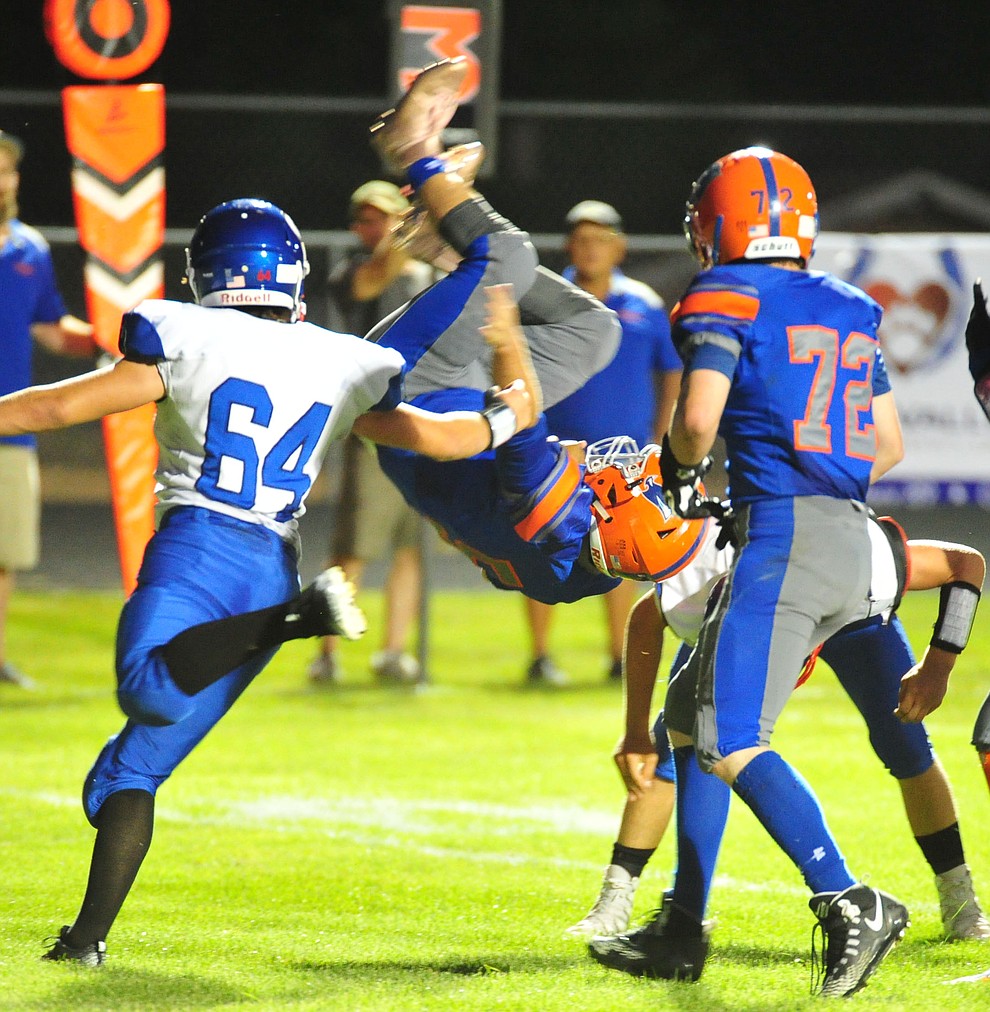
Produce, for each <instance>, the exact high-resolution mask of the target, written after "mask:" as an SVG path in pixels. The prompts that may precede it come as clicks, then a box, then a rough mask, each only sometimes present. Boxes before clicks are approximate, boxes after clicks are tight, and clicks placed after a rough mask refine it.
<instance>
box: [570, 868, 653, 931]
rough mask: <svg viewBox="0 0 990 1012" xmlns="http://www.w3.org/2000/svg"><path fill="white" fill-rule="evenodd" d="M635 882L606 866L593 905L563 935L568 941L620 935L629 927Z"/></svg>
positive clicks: (621, 871) (624, 872)
mask: <svg viewBox="0 0 990 1012" xmlns="http://www.w3.org/2000/svg"><path fill="white" fill-rule="evenodd" d="M638 885H639V879H638V878H633V876H632V875H630V874H629V872H628V871H626V869H625V868H623V867H621V866H620V865H617V864H610V865H609V866H608V867H607V868H606V869H605V878H604V879H603V880H602V888H601V892H600V893H599V894H598V899H597V900H595V905H594V906H593V907H592V908H591V909H590V910H589V911H588V913H587V914H585V916H584V917H582V918H581V920H580V921H578V922H577V924H572V925H571V926H570V927H569V928H568V929H567V930H566V932H565V934H568V935H570V936H571V937H572V938H594V937H595V935H621V934H622V932H623V931H625V930H626V928H627V927H629V919H630V918H631V917H632V909H633V899H634V898H635V896H636V887H637V886H638Z"/></svg>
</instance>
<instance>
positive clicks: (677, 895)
mask: <svg viewBox="0 0 990 1012" xmlns="http://www.w3.org/2000/svg"><path fill="white" fill-rule="evenodd" d="M674 766H675V768H676V770H677V871H676V872H675V873H674V895H673V901H674V903H676V904H677V906H679V907H680V908H681V909H682V910H686V911H687V912H688V913H690V914H693V915H694V916H695V917H697V918H698V920H699V921H702V920H704V918H705V908H706V907H707V906H708V892H709V890H710V889H711V886H712V879H713V878H714V876H715V862H716V861H717V860H718V851H719V847H720V846H721V844H722V834H723V832H724V831H725V820H726V819H727V818H728V815H729V798H730V797H731V796H732V795H731V792H730V791H729V788H728V787H727V786H726V785H725V784H724V783H722V781H721V780H719V778H718V777H716V776H714V775H712V774H710V773H703V772H702V771H701V767H700V766H699V765H698V760H697V758H696V757H695V754H694V747H693V746H691V745H688V746H686V747H681V748H675V749H674Z"/></svg>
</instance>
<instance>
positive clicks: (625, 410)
mask: <svg viewBox="0 0 990 1012" xmlns="http://www.w3.org/2000/svg"><path fill="white" fill-rule="evenodd" d="M564 220H565V225H566V231H567V241H566V246H565V248H566V251H567V253H568V256H569V257H570V260H571V264H572V266H571V267H568V268H567V270H565V271H564V277H566V278H567V279H568V280H569V281H572V282H573V283H574V284H576V285H577V286H578V287H579V288H583V289H584V290H585V291H586V292H590V293H591V294H592V295H594V296H595V298H597V299H598V300H599V301H600V302H603V303H604V304H605V305H606V306H608V308H609V309H613V310H615V312H616V313H617V314H618V316H619V322H620V323H621V325H622V340H621V343H620V344H619V350H618V352H617V353H616V355H615V358H614V359H612V362H611V363H610V364H609V365H608V366H606V367H605V368H604V369H603V370H602V371H601V372H599V373H597V374H596V375H594V376H592V377H591V379H590V380H588V382H587V383H586V384H585V385H584V386H583V387H581V388H580V389H579V390H577V391H576V392H575V393H573V394H571V396H570V397H567V398H566V399H565V400H563V401H561V402H560V403H558V404H555V405H553V406H552V407H550V408H548V409H547V411H546V416H547V421H548V422H549V425H550V431H551V432H553V433H554V434H555V435H557V436H559V437H560V438H561V439H580V440H586V441H587V442H588V443H592V442H594V441H595V440H598V439H602V438H604V437H606V436H610V435H613V434H615V433H616V432H624V433H627V434H628V435H630V436H632V437H633V438H634V439H635V440H636V442H637V443H639V445H640V446H641V447H642V446H646V445H647V444H648V443H657V444H659V443H660V440H661V439H662V437H663V434H664V432H666V430H667V426H668V425H669V423H670V416H671V414H672V412H673V408H674V402H675V400H676V399H677V390H678V385H679V383H680V375H681V360H680V357H679V356H678V354H677V352H676V351H675V350H674V346H673V344H672V343H671V340H670V324H669V323H668V320H667V313H666V310H665V309H664V305H663V301H662V300H661V298H660V296H659V295H657V293H656V292H655V291H653V289H652V288H650V287H649V286H648V285H645V284H643V283H642V282H641V281H634V280H633V279H632V278H629V277H626V275H625V274H623V273H622V271H621V270H619V264H621V263H622V260H623V259H624V257H625V254H626V237H625V233H624V230H623V225H622V216H621V215H620V214H619V212H618V211H617V210H616V209H615V208H614V207H613V206H612V205H611V204H606V203H605V202H604V201H602V200H582V201H581V202H580V203H578V204H575V205H574V207H572V208H571V209H570V211H568V212H567V216H566V218H565V219H564ZM634 597H635V584H633V583H631V582H630V581H628V580H624V581H623V582H622V584H621V585H620V586H619V587H617V588H616V589H615V590H613V591H611V592H610V593H608V594H606V595H605V596H604V598H603V600H604V602H605V613H606V620H607V626H608V649H609V658H610V659H609V669H608V676H609V679H610V680H614V681H615V682H617V683H621V681H622V642H623V634H624V630H625V624H626V617H627V616H628V614H629V609H630V608H631V607H632V603H633V599H634ZM526 615H527V619H528V621H529V629H530V637H531V642H532V661H531V663H530V666H529V668H528V670H527V673H526V675H527V679H528V680H529V681H531V682H546V683H549V684H560V683H562V682H563V681H564V680H565V676H564V675H563V673H562V672H561V671H560V670H559V669H558V668H557V667H556V665H555V664H554V663H553V661H552V660H551V658H550V654H549V633H550V624H551V616H552V610H551V606H550V605H546V604H542V603H541V602H539V601H533V600H531V599H530V598H527V599H526Z"/></svg>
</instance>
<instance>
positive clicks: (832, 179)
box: [0, 0, 990, 585]
mask: <svg viewBox="0 0 990 1012" xmlns="http://www.w3.org/2000/svg"><path fill="white" fill-rule="evenodd" d="M171 8H172V25H171V30H170V34H169V38H168V42H167V43H166V46H165V50H164V53H163V55H162V56H161V58H160V59H159V60H158V61H157V62H156V63H155V64H154V65H153V66H152V67H151V68H150V69H149V70H148V71H147V72H146V73H145V74H142V75H141V76H140V77H138V78H135V79H133V80H132V82H131V83H138V82H143V81H149V82H151V81H154V82H159V83H161V84H163V85H164V86H165V88H166V103H167V112H166V135H167V142H166V151H165V155H164V160H165V168H166V176H167V224H168V226H169V228H170V229H171V230H174V231H173V233H172V234H173V235H174V236H176V239H175V241H174V242H171V243H169V244H168V245H167V246H166V247H165V249H164V251H163V255H164V259H165V269H166V295H167V296H168V297H171V298H185V297H186V296H185V295H184V293H183V292H182V290H181V288H180V287H179V285H178V279H179V278H180V277H181V267H182V246H183V245H184V244H185V243H184V238H185V236H187V235H188V234H189V232H190V231H191V229H192V227H193V226H194V225H195V222H196V220H197V219H198V217H199V216H200V215H201V214H202V213H203V212H204V211H205V210H207V209H208V208H209V207H211V206H213V205H214V204H216V203H218V202H220V201H222V200H227V199H230V198H231V197H234V196H261V197H266V198H268V199H270V200H273V201H275V202H276V203H278V204H280V205H281V206H283V207H285V208H286V210H288V211H289V212H290V213H291V214H292V215H293V217H295V219H296V221H297V222H298V223H299V225H300V227H301V228H302V230H303V232H304V234H305V235H307V237H308V239H309V249H310V260H311V261H312V262H313V272H312V274H311V275H310V280H309V282H308V283H307V294H308V297H309V304H310V307H311V310H315V308H316V307H317V306H318V305H320V303H319V286H320V284H321V282H322V280H323V279H324V278H325V276H326V269H327V264H328V260H329V257H330V255H331V248H332V247H331V245H327V244H323V245H321V243H320V242H319V241H314V240H317V237H318V236H321V235H322V236H327V235H329V234H330V233H331V232H335V233H336V235H337V236H338V237H339V235H340V233H339V231H337V230H341V229H343V228H344V227H345V226H346V217H345V216H346V210H347V198H348V195H349V194H350V193H351V192H352V190H353V189H354V188H355V187H356V186H357V185H359V184H360V183H362V182H364V181H365V180H367V179H369V178H373V177H376V176H379V175H381V174H382V169H381V166H380V165H379V163H378V160H377V158H376V157H375V155H374V153H373V152H372V151H371V149H370V148H369V146H368V143H367V128H368V125H369V123H370V122H371V121H372V119H373V118H374V117H375V115H376V114H377V113H378V112H380V111H381V110H382V109H383V108H385V107H387V105H389V104H391V101H392V99H393V98H394V94H393V92H392V90H391V80H390V78H391V72H390V66H391V56H390V41H391V24H390V20H389V5H388V4H387V3H386V2H384V0H369V2H357V0H337V2H333V0H311V2H302V0H283V2H281V3H272V2H260V0H242V2H238V3H228V2H223V0H199V2H193V0H172V3H171ZM988 45H990V4H988V3H985V2H978V0H969V2H958V0H956V2H943V3H939V4H920V3H903V2H902V3H896V4H895V3H888V4H869V3H863V2H855V3H853V2H848V0H839V2H831V3H818V4H808V3H806V4H794V3H777V2H758V3H757V2H746V0H731V2H728V0H711V2H707V3H688V2H683V0H655V2H652V3H651V2H646V0H615V2H609V3H606V2H601V3H591V2H586V0H584V2H582V0H571V2H565V0H529V2H522V0H504V2H503V5H502V56H501V60H500V65H499V76H500V80H501V97H502V107H501V110H500V117H499V126H498V137H497V141H498V159H497V171H496V172H495V174H494V175H493V176H492V177H491V178H489V179H486V180H485V181H484V185H483V189H484V192H485V193H486V195H488V196H489V197H490V199H491V200H492V202H493V203H494V205H495V206H496V207H497V208H499V210H501V211H502V212H503V213H505V214H507V215H508V216H509V217H510V218H512V219H513V220H514V221H516V222H518V223H519V224H520V225H521V226H522V227H524V228H527V229H528V230H529V231H530V232H532V233H534V235H536V236H537V237H538V238H540V237H541V236H542V238H543V242H542V244H541V245H540V252H541V256H542V257H543V259H544V260H545V261H546V262H547V263H548V264H549V265H550V266H551V267H557V266H559V259H560V257H561V256H562V254H561V252H560V249H559V243H555V242H554V239H553V237H555V236H557V235H559V233H560V231H561V228H562V223H563V217H564V215H565V213H566V211H567V209H568V208H570V207H571V206H572V205H573V204H574V203H576V202H577V201H578V200H581V199H584V198H587V197H597V198H601V199H605V200H608V201H610V202H611V203H613V204H615V205H616V207H618V208H619V209H620V211H621V212H622V213H623V215H624V216H625V219H626V224H627V230H628V231H629V232H630V233H633V234H634V235H637V236H640V237H649V236H661V237H662V236H666V237H674V236H676V235H678V234H679V232H680V223H681V217H682V214H683V205H684V199H685V197H686V196H687V193H688V191H689V188H690V184H691V181H692V180H693V179H694V178H696V176H697V175H698V174H699V173H700V172H701V171H702V170H703V169H704V168H705V167H706V166H707V165H708V164H709V163H710V162H711V161H713V160H714V159H715V158H718V157H719V156H721V155H723V154H725V153H726V152H728V151H731V150H733V149H734V148H737V147H743V146H745V145H748V144H752V143H765V144H768V145H770V146H772V147H776V148H778V149H780V150H782V151H784V152H786V153H787V154H789V155H791V156H792V157H794V158H796V159H797V160H798V161H800V162H801V163H802V164H803V165H804V166H805V168H807V169H808V171H809V172H810V174H811V176H812V178H813V180H814V181H815V183H816V187H817V190H818V195H819V200H820V204H821V213H822V227H823V228H824V229H825V230H851V231H856V230H862V231H889V230H902V231H903V230H917V229H937V230H970V231H973V230H977V231H982V232H990V192H988V191H990V68H988V61H987V48H988ZM86 83H95V82H87V81H84V80H82V79H80V78H77V77H75V76H74V75H73V74H71V73H70V72H69V71H67V70H65V69H64V68H62V67H61V66H60V64H59V63H58V61H57V60H56V58H55V56H54V53H53V51H52V49H51V48H50V47H49V45H48V43H47V41H46V39H45V37H44V33H43V22H42V2H41V0H5V2H4V3H3V12H2V18H0V128H2V129H7V130H10V131H12V132H14V133H17V134H19V135H20V136H21V137H22V138H23V139H24V140H25V141H26V143H27V147H28V153H27V157H26V159H25V162H24V165H23V172H22V186H21V211H22V217H23V218H24V220H26V221H28V222H30V223H32V224H35V225H39V226H42V227H45V226H48V227H54V228H58V227H61V228H62V230H63V231H64V233H65V235H66V239H65V240H64V241H62V242H56V243H55V244H54V245H53V249H54V251H55V254H56V266H57V269H58V272H59V276H60V281H61V283H62V288H63V291H64V292H65V294H66V298H67V300H68V302H69V305H70V307H71V308H72V309H73V310H74V311H76V312H84V311H85V306H84V302H83V298H82V290H81V278H82V262H83V257H82V254H81V252H80V251H79V249H78V247H77V245H76V244H75V243H74V242H72V241H71V238H72V234H71V232H70V231H68V230H67V229H66V227H67V226H72V225H73V211H72V199H71V187H70V181H69V174H70V169H71V160H70V158H69V156H68V154H67V152H66V148H65V138H64V131H63V126H62V118H61V107H60V95H59V92H60V90H61V89H62V88H63V87H65V86H67V85H72V84H86ZM211 96H219V97H220V98H221V99H222V101H217V100H215V99H213V98H211ZM285 97H288V98H289V99H291V102H289V103H288V107H286V103H285V102H282V105H281V107H276V106H277V104H278V101H279V100H281V99H283V98H285ZM591 104H594V105H591ZM224 105H225V107H224V108H219V107H220V106H224ZM482 139H483V140H488V141H489V142H490V141H491V138H485V137H483V138H482ZM919 179H920V180H922V183H921V185H918V183H917V181H918V180H919ZM912 180H913V181H914V182H911V181H912ZM932 181H934V185H933V184H932ZM942 184H945V185H942ZM945 193H949V194H951V198H952V199H951V200H945V199H941V198H940V197H939V194H943V195H944V194H945ZM933 194H934V196H933ZM49 234H51V233H49ZM179 236H181V237H182V238H181V239H180V238H178V237H179ZM333 241H337V240H333ZM328 242H330V240H328ZM643 245H644V246H645V245H648V242H644V244H643ZM655 245H656V243H654V246H655ZM665 249H666V252H663V253H658V252H657V250H656V249H652V250H651V251H649V252H646V251H643V250H642V249H641V250H640V252H638V253H634V254H633V255H632V256H631V257H630V260H629V262H628V263H627V269H628V271H629V273H630V274H632V275H633V276H634V277H640V278H642V279H643V280H645V281H648V282H649V283H651V284H653V285H654V287H656V288H657V289H658V290H659V291H661V293H662V294H663V295H664V296H665V297H666V298H667V299H668V300H672V299H673V298H676V297H677V296H678V295H679V293H680V290H681V288H682V286H683V282H684V281H685V280H686V279H687V277H688V276H690V274H691V273H692V271H693V266H692V263H691V261H690V258H689V257H688V255H687V253H686V251H685V249H684V246H683V243H676V244H675V243H670V242H669V243H668V244H667V247H666V248H665ZM311 315H312V317H313V318H314V319H316V320H317V322H319V314H318V311H316V312H312V313H311ZM70 365H72V371H76V369H77V368H78V366H76V365H74V364H70ZM38 366H39V372H38V378H39V379H40V380H44V381H46V380H50V379H55V378H58V376H59V375H60V372H59V370H65V369H67V368H69V366H68V365H67V364H66V363H65V360H61V359H54V358H52V357H50V356H43V355H42V356H39V362H38ZM41 450H42V460H43V463H44V462H46V461H47V462H48V464H49V467H51V465H52V463H57V464H66V465H69V466H70V468H75V469H74V470H72V471H71V472H70V473H71V475H72V477H71V478H70V479H69V480H68V481H67V482H63V483H62V484H61V486H60V485H59V483H58V482H57V481H56V480H52V479H51V478H49V479H48V480H46V497H48V496H51V495H52V494H53V493H54V492H58V493H59V494H68V496H69V498H74V499H79V498H87V496H88V495H89V494H90V492H88V491H87V489H86V488H85V487H84V486H83V484H82V479H81V477H80V475H81V474H82V471H81V470H79V465H82V467H83V468H84V469H85V468H87V467H88V468H90V471H91V474H92V476H93V481H94V485H93V490H92V496H93V499H94V501H98V502H99V503H100V505H98V506H95V507H93V511H95V513H96V514H98V515H99V516H100V517H101V518H102V521H101V522H102V527H100V528H99V529H100V530H101V531H102V535H101V536H103V537H104V538H105V539H106V540H107V546H106V553H105V554H106V555H107V558H108V559H112V554H113V553H112V548H111V547H110V540H109V539H110V538H111V537H112V535H111V534H110V533H109V528H108V526H107V521H106V516H105V514H106V507H105V505H103V500H104V499H105V496H106V488H105V486H106V479H105V476H104V475H103V471H102V466H101V465H100V464H99V460H100V456H101V451H100V436H99V429H98V426H83V427H79V428H77V429H75V430H72V432H71V437H70V433H59V434H57V436H51V437H46V438H45V439H44V440H43V442H42V445H41ZM48 473H49V474H50V473H51V472H50V471H49V472H48ZM317 500H318V497H317V496H315V495H314V497H313V500H312V501H314V502H316V501H317ZM48 508H49V510H50V509H51V508H52V507H51V506H49V507H48ZM63 511H64V513H65V515H64V516H63V515H60V516H58V517H56V518H54V519H52V518H51V517H49V520H46V529H47V530H49V531H55V530H57V531H59V532H60V534H59V537H58V539H57V542H58V543H57V551H56V550H55V549H56V539H54V538H53V537H47V538H46V539H45V545H46V548H45V550H46V552H47V553H48V555H49V556H52V557H53V558H54V556H55V555H57V557H58V558H57V562H58V566H60V567H61V568H62V570H63V575H64V570H65V557H66V552H67V548H66V546H67V545H71V544H72V543H73V539H72V537H71V536H69V535H68V534H67V533H66V532H67V531H69V530H70V529H71V525H72V523H74V522H75V521H74V520H73V519H72V518H73V517H76V516H77V515H82V514H81V513H80V512H79V511H78V510H77V509H75V508H73V507H64V508H63ZM950 513H952V511H946V510H942V511H941V513H940V525H941V526H944V525H945V524H946V523H949V522H950V521H951V520H952V517H951V516H950V515H949V514H950ZM313 516H317V517H319V516H322V514H318V513H315V512H314V514H313ZM953 516H954V514H953ZM905 519H907V518H905ZM49 521H51V522H49ZM926 522H927V521H926ZM973 522H974V521H973V517H972V516H970V515H968V514H966V515H961V518H960V519H959V523H960V524H962V526H961V527H960V529H959V530H958V531H954V532H952V536H955V537H957V538H959V539H961V540H967V539H969V540H970V541H973V538H974V536H975V535H974V528H973ZM941 526H940V529H941ZM983 526H984V523H983V520H982V514H981V515H980V517H979V518H978V523H977V527H979V528H982V527H983ZM94 529H95V526H94V524H93V523H89V524H88V526H86V527H85V530H86V532H87V533H86V535H85V536H84V537H80V538H79V543H80V546H81V547H80V551H79V553H78V567H77V568H78V571H77V572H74V573H72V574H71V575H70V577H69V581H70V582H76V583H88V582H91V581H93V580H95V579H96V577H95V574H94V573H93V571H92V570H93V562H92V552H91V550H90V549H91V545H92V538H93V536H94V535H93V530H94ZM909 529H910V528H909ZM919 529H921V528H920V527H919ZM943 533H945V534H946V536H949V535H948V532H947V531H943ZM323 536H324V535H323V533H322V532H321V534H320V535H319V539H322V537H323ZM319 539H318V540H317V541H316V542H312V543H313V544H319V543H320V540H319ZM973 543H976V542H973ZM987 548H988V551H990V545H988V546H987ZM53 558H49V560H48V563H46V562H45V561H44V560H43V564H42V568H41V570H40V572H39V574H38V577H39V578H42V579H43V578H44V574H45V573H46V572H47V571H48V569H49V568H54V567H55V561H53ZM318 558H319V552H318V551H317V552H315V553H314V554H312V556H311V560H313V559H315V560H316V561H318ZM49 564H50V565H49ZM107 569H108V571H107V572H105V573H102V574H101V576H100V579H102V580H104V581H109V584H110V585H112V584H113V582H114V581H115V576H114V574H113V572H112V565H111V566H109V567H107ZM470 575H471V576H472V577H474V574H470ZM476 582H477V581H476V578H475V580H474V583H476Z"/></svg>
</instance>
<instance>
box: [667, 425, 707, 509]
mask: <svg viewBox="0 0 990 1012" xmlns="http://www.w3.org/2000/svg"><path fill="white" fill-rule="evenodd" d="M711 466H712V458H711V457H705V458H704V460H702V461H701V463H699V464H694V465H693V466H688V465H686V464H681V463H680V462H679V461H678V459H677V458H676V457H675V456H674V452H673V450H671V448H670V440H668V439H667V437H666V436H664V437H663V445H662V446H661V447H660V479H661V481H663V495H664V498H665V499H666V500H667V505H668V506H669V507H670V508H671V509H672V510H673V511H674V512H675V513H676V514H677V515H678V516H680V517H686V518H687V519H688V520H697V519H699V518H700V517H707V516H711V510H710V509H709V508H708V503H709V502H710V500H708V499H706V498H705V496H704V494H703V492H702V490H701V479H702V478H704V476H705V475H706V474H707V473H708V472H709V470H710V469H711Z"/></svg>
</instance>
